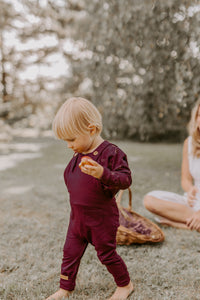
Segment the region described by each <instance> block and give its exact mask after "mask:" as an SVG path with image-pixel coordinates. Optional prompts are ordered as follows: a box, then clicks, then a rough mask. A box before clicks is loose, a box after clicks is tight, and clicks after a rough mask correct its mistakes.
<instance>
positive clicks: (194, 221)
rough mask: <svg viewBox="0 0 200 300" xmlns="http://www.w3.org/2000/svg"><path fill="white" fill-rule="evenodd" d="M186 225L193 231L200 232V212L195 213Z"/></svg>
mask: <svg viewBox="0 0 200 300" xmlns="http://www.w3.org/2000/svg"><path fill="white" fill-rule="evenodd" d="M186 225H187V226H188V227H189V228H190V229H191V230H198V231H200V210H198V211H195V212H194V213H193V215H192V216H191V217H190V218H188V219H187V220H186Z"/></svg>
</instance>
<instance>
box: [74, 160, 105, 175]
mask: <svg viewBox="0 0 200 300" xmlns="http://www.w3.org/2000/svg"><path fill="white" fill-rule="evenodd" d="M79 167H80V169H81V171H82V172H83V173H85V174H88V175H91V176H93V177H95V178H97V179H100V178H101V176H102V175H103V167H102V166H101V165H100V164H98V163H97V162H96V161H94V160H93V159H91V158H90V157H87V158H85V159H84V157H83V159H82V161H81V163H80V164H79Z"/></svg>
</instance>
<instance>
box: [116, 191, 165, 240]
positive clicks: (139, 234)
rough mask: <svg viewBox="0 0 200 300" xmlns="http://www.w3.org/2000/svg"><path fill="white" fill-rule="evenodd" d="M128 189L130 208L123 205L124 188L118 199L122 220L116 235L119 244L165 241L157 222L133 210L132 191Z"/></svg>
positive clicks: (120, 218)
mask: <svg viewBox="0 0 200 300" xmlns="http://www.w3.org/2000/svg"><path fill="white" fill-rule="evenodd" d="M128 191H129V207H128V208H124V207H122V206H121V198H122V194H123V191H122V190H120V192H119V194H118V196H117V199H116V201H117V206H118V209H119V222H120V226H119V227H118V230H117V237H116V239H117V244H118V245H130V244H132V243H139V244H143V243H146V242H153V243H157V242H162V241H164V238H165V237H164V234H163V232H162V230H161V229H160V228H159V227H158V226H157V225H156V224H154V223H153V222H151V221H150V220H148V219H147V218H145V217H143V216H141V215H139V214H137V213H136V212H135V211H133V210H132V192H131V189H130V188H129V189H128Z"/></svg>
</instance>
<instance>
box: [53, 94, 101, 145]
mask: <svg viewBox="0 0 200 300" xmlns="http://www.w3.org/2000/svg"><path fill="white" fill-rule="evenodd" d="M89 125H93V126H95V127H96V132H97V133H98V134H100V133H101V131H102V117H101V114H100V112H99V111H98V109H97V108H96V107H95V106H94V104H92V102H90V101H88V100H86V99H84V98H80V97H73V98H69V99H68V100H66V101H65V102H64V103H63V104H62V106H61V107H60V109H59V110H58V112H57V114H56V116H55V118H54V120H53V125H52V128H53V131H54V134H55V135H56V136H57V137H58V138H59V139H62V140H66V139H71V138H74V137H75V136H76V135H79V134H85V133H86V132H88V130H89V129H88V126H89Z"/></svg>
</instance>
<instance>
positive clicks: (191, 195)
mask: <svg viewBox="0 0 200 300" xmlns="http://www.w3.org/2000/svg"><path fill="white" fill-rule="evenodd" d="M196 193H198V188H197V187H196V186H192V188H191V189H190V190H189V192H188V193H187V202H188V204H189V206H191V207H192V206H194V203H195V201H196Z"/></svg>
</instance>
